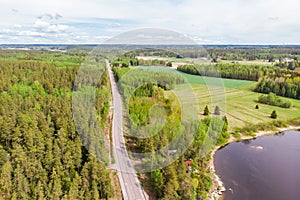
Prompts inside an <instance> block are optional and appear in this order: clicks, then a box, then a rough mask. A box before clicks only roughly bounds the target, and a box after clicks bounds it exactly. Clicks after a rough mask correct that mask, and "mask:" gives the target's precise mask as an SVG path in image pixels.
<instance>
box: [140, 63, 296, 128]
mask: <svg viewBox="0 0 300 200" xmlns="http://www.w3.org/2000/svg"><path fill="white" fill-rule="evenodd" d="M137 68H139V69H148V70H155V71H157V70H162V71H169V72H173V73H179V74H181V75H182V76H183V77H184V78H185V79H186V80H187V81H188V82H189V84H190V86H191V87H192V89H193V91H194V95H195V96H196V98H197V100H198V103H199V108H200V113H199V115H200V117H201V118H204V116H203V115H202V113H203V110H204V108H205V106H206V105H207V106H208V107H209V110H210V112H211V113H213V112H214V109H215V108H214V107H213V106H212V104H213V103H212V96H214V95H215V100H213V101H214V105H218V103H219V104H220V108H221V114H222V115H226V116H227V119H228V122H229V131H232V130H233V129H234V128H236V127H239V128H241V127H244V126H246V125H250V124H257V123H266V122H271V121H273V119H271V118H270V114H271V113H272V111H273V110H276V112H277V114H278V120H282V121H286V120H290V119H295V118H297V117H299V116H300V101H299V100H295V99H289V101H291V102H292V105H293V106H292V107H291V108H289V109H286V108H279V107H276V106H270V105H265V104H261V103H258V96H259V95H261V94H260V93H256V92H253V91H252V90H253V88H254V87H255V85H256V82H252V81H244V80H234V79H218V78H211V77H201V76H195V75H190V74H185V73H182V72H177V71H176V70H174V69H170V68H166V67H144V66H139V67H137ZM184 87H187V85H181V86H178V87H177V89H178V90H180V89H181V88H184ZM212 91H213V92H214V94H211V92H212ZM167 93H168V92H167ZM282 99H287V98H283V97H282ZM218 101H219V102H218ZM224 101H225V102H224ZM256 105H258V106H259V109H256V108H255V107H256ZM190 106H193V107H195V110H196V106H195V105H190ZM211 115H213V114H211Z"/></svg>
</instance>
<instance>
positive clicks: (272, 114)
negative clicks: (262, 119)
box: [271, 110, 277, 119]
mask: <svg viewBox="0 0 300 200" xmlns="http://www.w3.org/2000/svg"><path fill="white" fill-rule="evenodd" d="M271 118H272V119H277V112H276V111H275V110H274V111H273V112H272V113H271Z"/></svg>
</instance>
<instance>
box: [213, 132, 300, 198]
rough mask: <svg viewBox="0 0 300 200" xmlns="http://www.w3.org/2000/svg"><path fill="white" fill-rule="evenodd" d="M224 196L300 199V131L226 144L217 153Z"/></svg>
mask: <svg viewBox="0 0 300 200" xmlns="http://www.w3.org/2000/svg"><path fill="white" fill-rule="evenodd" d="M215 166H216V172H217V174H218V175H219V176H220V177H221V178H222V181H223V182H224V183H225V186H226V189H227V191H226V192H225V194H224V199H225V200H247V199H249V200H269V199H270V200H298V199H300V197H299V196H300V195H299V192H300V132H299V131H288V132H286V133H280V134H276V135H273V136H266V137H261V138H258V139H256V140H247V141H243V142H237V143H232V144H229V145H227V146H226V147H225V148H223V149H221V150H219V151H218V152H217V153H216V154H215Z"/></svg>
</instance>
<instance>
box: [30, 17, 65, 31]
mask: <svg viewBox="0 0 300 200" xmlns="http://www.w3.org/2000/svg"><path fill="white" fill-rule="evenodd" d="M33 27H34V28H36V29H37V30H40V31H43V32H48V33H61V32H66V31H68V30H69V28H70V27H69V26H68V25H64V24H50V23H49V22H46V21H43V20H37V21H36V22H35V23H34V25H33Z"/></svg>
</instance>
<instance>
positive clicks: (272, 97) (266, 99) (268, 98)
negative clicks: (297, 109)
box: [258, 92, 292, 108]
mask: <svg viewBox="0 0 300 200" xmlns="http://www.w3.org/2000/svg"><path fill="white" fill-rule="evenodd" d="M258 102H260V103H264V104H268V105H272V106H278V107H281V108H290V107H292V103H291V102H290V101H288V100H284V99H281V98H279V97H277V96H276V94H274V93H272V92H270V93H269V94H268V95H261V96H259V97H258Z"/></svg>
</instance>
